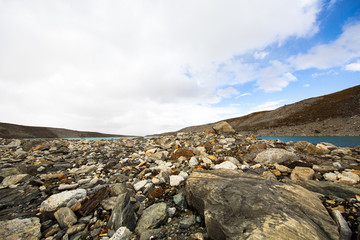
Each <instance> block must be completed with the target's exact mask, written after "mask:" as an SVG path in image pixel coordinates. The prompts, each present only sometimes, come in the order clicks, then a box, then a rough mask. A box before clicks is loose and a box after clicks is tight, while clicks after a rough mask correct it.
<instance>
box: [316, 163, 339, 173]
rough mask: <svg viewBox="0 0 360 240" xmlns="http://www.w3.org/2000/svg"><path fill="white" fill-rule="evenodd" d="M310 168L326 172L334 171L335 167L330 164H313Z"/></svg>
mask: <svg viewBox="0 0 360 240" xmlns="http://www.w3.org/2000/svg"><path fill="white" fill-rule="evenodd" d="M312 169H314V171H316V172H321V173H327V172H332V171H336V168H335V167H334V166H332V165H313V166H312Z"/></svg>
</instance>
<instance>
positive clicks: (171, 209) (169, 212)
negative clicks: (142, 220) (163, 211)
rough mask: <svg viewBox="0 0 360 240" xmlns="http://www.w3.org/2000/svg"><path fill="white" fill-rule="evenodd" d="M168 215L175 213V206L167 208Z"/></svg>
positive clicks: (171, 215)
mask: <svg viewBox="0 0 360 240" xmlns="http://www.w3.org/2000/svg"><path fill="white" fill-rule="evenodd" d="M167 211H168V215H169V217H173V216H174V215H175V213H176V208H175V207H171V208H168V210H167Z"/></svg>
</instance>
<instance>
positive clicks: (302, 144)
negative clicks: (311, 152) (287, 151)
mask: <svg viewBox="0 0 360 240" xmlns="http://www.w3.org/2000/svg"><path fill="white" fill-rule="evenodd" d="M309 144H310V143H308V142H306V141H297V142H296V143H295V144H294V148H295V149H296V150H298V151H305V149H306V147H307V146H308V145H309Z"/></svg>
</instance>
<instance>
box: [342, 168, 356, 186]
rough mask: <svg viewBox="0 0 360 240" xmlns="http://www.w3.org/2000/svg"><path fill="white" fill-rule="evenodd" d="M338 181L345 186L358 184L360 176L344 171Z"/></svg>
mask: <svg viewBox="0 0 360 240" xmlns="http://www.w3.org/2000/svg"><path fill="white" fill-rule="evenodd" d="M338 179H339V182H340V183H345V184H356V183H358V182H359V181H360V177H359V175H357V174H355V173H352V172H348V171H344V172H342V173H341V174H338Z"/></svg>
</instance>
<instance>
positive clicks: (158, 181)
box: [151, 177, 160, 185]
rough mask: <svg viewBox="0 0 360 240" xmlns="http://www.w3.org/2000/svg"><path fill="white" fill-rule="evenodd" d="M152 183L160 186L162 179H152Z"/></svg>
mask: <svg viewBox="0 0 360 240" xmlns="http://www.w3.org/2000/svg"><path fill="white" fill-rule="evenodd" d="M151 182H152V183H153V184H155V185H158V184H160V179H158V178H156V177H154V178H153V179H151Z"/></svg>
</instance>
